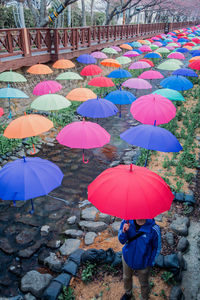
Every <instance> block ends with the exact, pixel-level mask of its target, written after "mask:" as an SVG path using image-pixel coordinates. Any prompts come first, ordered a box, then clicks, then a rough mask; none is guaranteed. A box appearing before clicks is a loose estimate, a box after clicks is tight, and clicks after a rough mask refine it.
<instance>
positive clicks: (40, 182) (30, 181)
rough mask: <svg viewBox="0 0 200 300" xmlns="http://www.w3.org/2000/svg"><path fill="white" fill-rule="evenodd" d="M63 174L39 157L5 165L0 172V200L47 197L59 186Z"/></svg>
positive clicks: (18, 160)
mask: <svg viewBox="0 0 200 300" xmlns="http://www.w3.org/2000/svg"><path fill="white" fill-rule="evenodd" d="M62 179H63V173H62V172H61V170H60V169H59V167H58V166H56V165H55V164H54V163H52V162H50V161H48V160H46V159H41V158H39V157H34V158H30V157H26V158H25V157H24V158H23V159H17V160H15V161H13V162H9V163H7V164H6V165H5V166H4V167H3V168H2V169H1V170H0V198H1V199H3V200H13V202H14V205H15V201H16V200H29V199H31V204H32V210H31V211H30V213H33V212H34V207H33V202H32V198H35V197H39V196H43V195H47V194H48V193H49V192H51V191H52V190H53V189H55V188H57V187H58V186H60V185H61V182H62Z"/></svg>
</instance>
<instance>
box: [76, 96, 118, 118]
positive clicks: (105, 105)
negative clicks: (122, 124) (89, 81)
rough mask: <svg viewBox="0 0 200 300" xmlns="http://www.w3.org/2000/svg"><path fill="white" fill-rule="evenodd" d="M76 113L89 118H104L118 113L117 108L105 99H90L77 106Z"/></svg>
mask: <svg viewBox="0 0 200 300" xmlns="http://www.w3.org/2000/svg"><path fill="white" fill-rule="evenodd" d="M77 113H78V114H79V115H81V116H84V117H89V118H106V117H110V116H113V115H116V114H117V113H118V108H117V107H116V106H115V104H113V103H112V102H110V101H108V100H106V99H101V98H97V99H90V100H87V101H85V102H84V103H82V104H81V105H80V106H79V107H78V108H77Z"/></svg>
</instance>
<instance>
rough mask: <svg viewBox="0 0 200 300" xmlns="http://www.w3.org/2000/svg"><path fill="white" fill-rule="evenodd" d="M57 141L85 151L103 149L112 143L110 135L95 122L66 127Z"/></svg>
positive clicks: (59, 134) (73, 124)
mask: <svg viewBox="0 0 200 300" xmlns="http://www.w3.org/2000/svg"><path fill="white" fill-rule="evenodd" d="M56 139H57V141H58V142H59V143H60V144H61V145H64V146H67V147H70V148H80V149H83V162H84V163H88V161H85V160H84V149H91V148H98V147H102V146H104V145H105V144H107V143H109V141H110V134H109V133H108V132H107V131H106V130H105V129H104V128H103V127H101V126H100V125H99V124H97V123H93V122H88V121H87V122H86V121H85V120H83V121H81V122H73V123H70V124H68V125H66V126H65V127H64V128H63V129H62V130H61V131H60V132H59V133H58V135H57V137H56Z"/></svg>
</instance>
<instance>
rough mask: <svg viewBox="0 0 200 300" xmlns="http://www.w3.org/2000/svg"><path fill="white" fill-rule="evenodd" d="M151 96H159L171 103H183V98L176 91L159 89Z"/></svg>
mask: <svg viewBox="0 0 200 300" xmlns="http://www.w3.org/2000/svg"><path fill="white" fill-rule="evenodd" d="M152 94H157V95H161V96H163V97H165V98H167V99H169V100H172V101H185V99H184V97H183V96H182V95H181V93H179V92H178V91H176V90H172V89H159V90H156V91H154V92H153V93H152Z"/></svg>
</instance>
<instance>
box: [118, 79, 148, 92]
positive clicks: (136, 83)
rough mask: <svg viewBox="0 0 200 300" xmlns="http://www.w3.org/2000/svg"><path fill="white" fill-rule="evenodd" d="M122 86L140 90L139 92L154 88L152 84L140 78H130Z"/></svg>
mask: <svg viewBox="0 0 200 300" xmlns="http://www.w3.org/2000/svg"><path fill="white" fill-rule="evenodd" d="M122 85H123V86H125V87H128V88H130V89H138V90H142V89H144V90H146V89H151V88H152V86H151V84H150V83H149V82H148V81H146V80H144V79H140V78H130V79H128V80H126V81H125V82H123V83H122Z"/></svg>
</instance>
